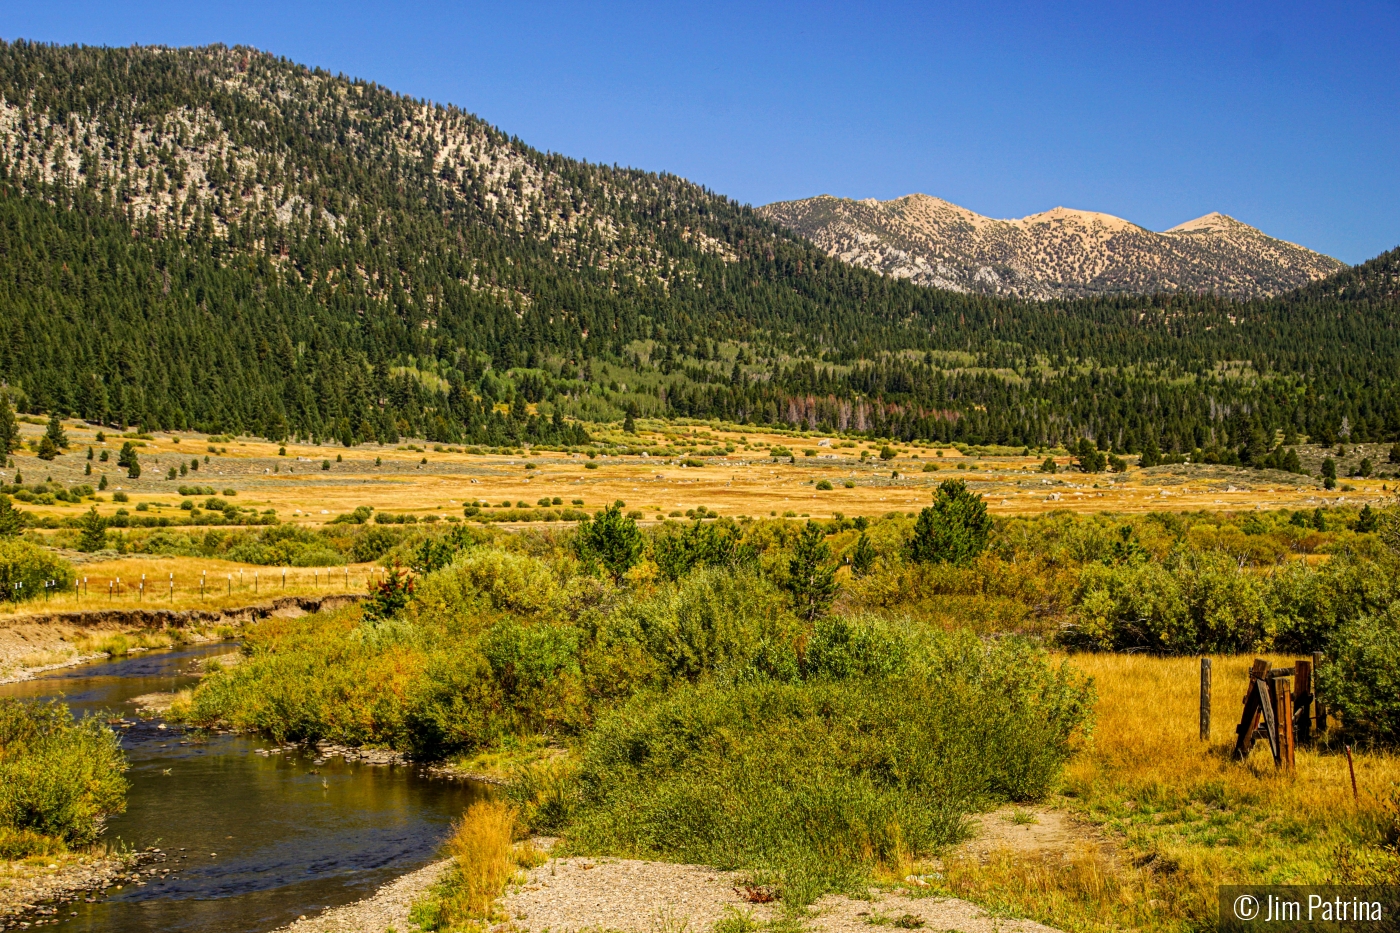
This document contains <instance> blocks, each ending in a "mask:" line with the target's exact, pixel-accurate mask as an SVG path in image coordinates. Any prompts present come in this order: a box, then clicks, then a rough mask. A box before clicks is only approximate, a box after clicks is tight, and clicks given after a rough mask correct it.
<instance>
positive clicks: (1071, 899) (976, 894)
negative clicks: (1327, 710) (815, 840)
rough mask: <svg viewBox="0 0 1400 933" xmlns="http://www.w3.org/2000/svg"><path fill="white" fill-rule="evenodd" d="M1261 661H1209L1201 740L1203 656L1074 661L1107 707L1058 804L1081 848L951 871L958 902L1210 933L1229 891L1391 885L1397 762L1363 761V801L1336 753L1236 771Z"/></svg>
mask: <svg viewBox="0 0 1400 933" xmlns="http://www.w3.org/2000/svg"><path fill="white" fill-rule="evenodd" d="M1269 659H1270V661H1271V663H1272V664H1274V665H1275V666H1280V667H1283V666H1291V665H1292V663H1293V659H1292V658H1286V657H1270V658H1269ZM1252 660H1253V659H1252V658H1251V657H1248V656H1233V657H1220V656H1217V657H1215V658H1214V659H1213V662H1212V666H1213V675H1212V679H1213V688H1214V689H1213V694H1214V696H1213V712H1214V715H1213V717H1212V720H1211V738H1210V741H1209V742H1202V741H1201V740H1200V739H1199V736H1198V718H1197V717H1198V689H1199V683H1200V680H1199V678H1200V667H1199V664H1200V662H1199V660H1198V659H1197V658H1194V657H1186V658H1160V657H1149V656H1145V655H1125V654H1095V655H1075V656H1073V657H1071V658H1070V663H1071V664H1073V665H1074V666H1076V667H1078V668H1080V669H1082V670H1083V671H1084V672H1085V673H1087V674H1089V675H1090V676H1092V677H1093V678H1094V682H1095V686H1096V688H1097V691H1098V697H1099V699H1098V703H1097V704H1096V707H1095V720H1096V724H1095V727H1094V731H1093V735H1092V736H1091V738H1090V740H1089V742H1088V743H1087V744H1086V746H1085V748H1083V749H1082V750H1081V751H1080V753H1079V754H1077V755H1076V756H1075V757H1074V758H1073V759H1072V760H1071V761H1070V763H1069V765H1068V767H1067V768H1066V772H1065V776H1064V787H1063V791H1062V794H1061V796H1060V799H1059V800H1058V801H1056V804H1055V805H1056V806H1058V807H1062V808H1064V809H1065V810H1067V811H1069V812H1070V813H1071V814H1073V815H1074V816H1075V817H1076V818H1077V820H1078V821H1079V822H1080V825H1081V829H1082V833H1081V836H1082V839H1081V842H1080V844H1079V845H1078V846H1077V848H1074V849H1071V850H1069V851H1065V852H1063V853H1058V852H1057V853H1055V854H1054V857H1053V858H1045V857H1044V854H1043V853H1020V852H1015V851H1009V850H1008V851H1001V852H999V853H996V854H994V855H993V856H992V857H991V858H990V859H986V860H976V859H969V860H961V861H956V862H952V863H950V864H949V865H948V867H947V876H948V882H949V886H950V888H951V889H952V890H953V891H955V892H956V893H958V894H959V895H960V896H964V897H968V898H970V899H972V900H975V901H977V902H978V903H982V904H984V905H987V906H992V907H997V906H1000V907H1002V908H1004V909H1006V910H1007V911H1008V912H1011V913H1015V914H1016V915H1018V916H1031V917H1034V918H1035V919H1038V920H1042V921H1044V922H1047V923H1051V924H1053V925H1054V926H1056V927H1059V928H1061V929H1065V930H1115V929H1125V928H1126V929H1151V930H1190V929H1202V928H1209V927H1211V926H1212V923H1213V920H1214V917H1215V911H1216V886H1217V885H1221V884H1267V883H1277V884H1310V883H1312V884H1316V883H1325V882H1328V881H1329V880H1330V881H1333V882H1335V881H1336V880H1338V879H1341V878H1345V879H1347V880H1349V881H1351V882H1353V883H1357V882H1374V881H1375V880H1376V879H1377V878H1378V877H1379V878H1385V877H1389V878H1391V879H1392V882H1391V883H1393V879H1394V878H1395V877H1396V876H1397V872H1400V865H1396V864H1395V861H1400V860H1391V861H1388V862H1385V863H1384V864H1380V863H1377V862H1376V859H1378V858H1380V859H1382V860H1384V859H1385V858H1386V857H1385V856H1383V855H1381V854H1379V853H1378V850H1376V849H1374V848H1371V849H1369V851H1367V850H1365V849H1364V846H1365V845H1366V843H1367V842H1368V841H1371V840H1375V839H1377V838H1387V837H1391V838H1393V837H1394V834H1396V833H1397V832H1400V796H1398V795H1400V758H1397V757H1396V756H1395V755H1394V754H1393V753H1390V752H1387V751H1385V750H1383V749H1371V748H1357V749H1354V758H1355V767H1356V781H1357V790H1358V794H1357V796H1356V797H1355V798H1353V796H1352V788H1351V780H1350V776H1349V773H1348V768H1347V759H1346V756H1345V754H1344V752H1343V749H1342V748H1341V747H1339V746H1337V745H1335V744H1333V745H1328V744H1325V743H1322V744H1319V745H1318V746H1317V747H1313V748H1301V747H1300V748H1299V749H1298V751H1297V754H1296V769H1295V771H1294V772H1293V773H1289V772H1286V771H1279V770H1277V769H1276V768H1275V767H1274V764H1273V759H1272V757H1271V756H1270V755H1269V752H1268V747H1267V743H1263V744H1262V745H1259V746H1256V747H1255V749H1254V752H1253V754H1252V755H1251V757H1250V758H1249V760H1248V761H1247V762H1245V763H1238V762H1235V761H1233V760H1232V759H1231V754H1230V753H1231V750H1232V748H1233V745H1234V741H1235V731H1234V730H1235V726H1236V724H1238V722H1239V717H1240V712H1241V709H1242V699H1243V695H1244V690H1245V686H1246V684H1247V683H1248V671H1249V666H1250V663H1251V661H1252Z"/></svg>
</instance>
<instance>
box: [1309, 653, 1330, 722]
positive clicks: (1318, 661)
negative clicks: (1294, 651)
mask: <svg viewBox="0 0 1400 933" xmlns="http://www.w3.org/2000/svg"><path fill="white" fill-rule="evenodd" d="M1312 669H1313V676H1314V679H1315V678H1316V676H1317V672H1318V671H1319V670H1321V669H1322V652H1321V651H1314V652H1313V656H1312ZM1313 693H1314V694H1315V693H1317V691H1316V690H1314V691H1313ZM1313 713H1314V715H1315V716H1316V719H1315V720H1314V721H1315V722H1316V723H1317V731H1318V734H1319V735H1320V734H1322V733H1323V732H1326V731H1327V706H1326V705H1325V704H1324V703H1323V702H1322V697H1320V696H1314V697H1313Z"/></svg>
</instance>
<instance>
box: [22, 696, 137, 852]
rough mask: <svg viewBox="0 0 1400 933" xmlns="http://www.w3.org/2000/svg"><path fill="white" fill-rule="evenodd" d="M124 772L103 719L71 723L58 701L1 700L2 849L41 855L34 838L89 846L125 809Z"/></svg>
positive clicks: (118, 748)
mask: <svg viewBox="0 0 1400 933" xmlns="http://www.w3.org/2000/svg"><path fill="white" fill-rule="evenodd" d="M125 769H126V760H125V758H124V757H123V755H122V751H121V746H120V744H119V741H118V739H117V737H116V736H115V735H113V733H112V730H111V729H110V728H108V727H107V726H106V725H105V724H104V723H102V722H101V721H100V720H98V719H96V718H88V719H83V720H81V721H78V722H74V720H73V715H72V713H70V712H69V711H68V708H67V707H66V706H64V705H63V704H61V703H25V702H22V701H20V700H15V699H0V849H9V850H11V851H13V852H19V851H21V850H26V849H27V850H29V851H28V852H25V854H32V853H33V852H35V851H42V849H43V845H44V844H43V842H42V840H40V839H38V838H36V837H37V836H44V837H49V838H50V839H54V840H58V841H59V842H60V843H62V844H65V845H84V844H87V843H90V842H92V841H93V840H94V839H96V838H97V836H98V834H99V833H101V831H102V825H103V820H104V819H105V818H106V816H107V815H109V814H112V813H120V812H121V811H122V810H124V809H125V808H126V779H125V778H123V777H122V772H123V771H124V770H125ZM0 854H3V853H0Z"/></svg>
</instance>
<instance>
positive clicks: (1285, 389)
mask: <svg viewBox="0 0 1400 933" xmlns="http://www.w3.org/2000/svg"><path fill="white" fill-rule="evenodd" d="M954 210H956V209H954ZM1086 223H1087V222H1086ZM1095 223H1097V224H1098V225H1099V226H1100V227H1106V226H1108V221H1107V220H1101V221H1095ZM1117 223H1118V224H1121V223H1122V222H1121V221H1118V222H1117ZM1221 223H1223V221H1222V222H1221ZM969 226H971V225H970V224H969ZM1207 234H1209V235H1216V234H1210V232H1209V231H1206V232H1205V233H1202V232H1195V233H1189V232H1188V233H1183V234H1181V236H1180V237H1179V238H1178V239H1179V240H1180V241H1181V242H1186V243H1190V242H1195V240H1194V239H1193V238H1197V239H1199V238H1200V237H1202V236H1204V235H1207ZM1096 235H1098V234H1096ZM1231 235H1232V236H1233V235H1234V234H1231ZM1154 236H1155V235H1154ZM1109 239H1110V240H1111V237H1110V238H1109ZM1114 242H1116V241H1114ZM1066 248H1067V247H1066ZM1367 268H1369V267H1358V270H1362V269H1367ZM1389 268H1391V266H1384V264H1383V265H1382V266H1378V267H1376V269H1375V270H1372V271H1367V272H1365V273H1364V274H1363V273H1362V272H1360V271H1358V270H1346V271H1344V272H1341V273H1339V274H1338V275H1337V276H1334V277H1333V278H1331V279H1327V280H1324V281H1322V282H1317V283H1314V284H1313V285H1310V286H1308V287H1307V288H1304V289H1300V290H1298V291H1296V292H1290V293H1288V294H1287V295H1283V296H1280V297H1276V298H1260V299H1254V300H1249V301H1240V300H1235V299H1232V298H1229V297H1226V296H1224V295H1221V294H1212V295H1198V294H1195V293H1194V291H1189V290H1183V291H1181V292H1178V293H1177V294H1174V295H1171V294H1156V295H1152V296H1136V295H1124V294H1116V293H1115V294H1098V295H1093V296H1090V297H1080V298H1069V297H1064V298H1051V299H1050V300H1046V301H1025V300H1022V299H1019V298H1016V297H1014V296H1008V295H998V294H982V293H977V292H965V293H958V292H954V291H947V290H942V289H932V288H925V287H922V286H921V285H919V284H915V283H913V282H909V281H905V280H903V279H901V278H897V277H894V276H890V275H882V274H879V273H878V272H875V271H871V270H868V269H864V268H860V267H859V266H857V265H853V264H851V263H847V262H844V261H842V260H840V259H837V258H832V257H831V256H828V255H827V253H826V252H824V251H823V250H822V249H820V248H818V247H817V246H816V245H814V244H813V243H812V242H810V241H809V240H807V239H805V238H803V237H802V236H800V235H798V234H797V233H794V232H792V231H791V230H788V229H787V228H786V227H784V226H782V225H781V224H779V223H777V222H775V221H774V220H772V219H770V218H769V217H767V216H765V215H764V214H763V213H762V212H759V211H755V210H753V209H751V208H748V207H746V206H743V205H740V204H737V203H735V202H734V201H732V200H730V199H729V198H726V197H724V196H723V195H720V194H717V193H715V192H713V191H709V190H707V189H705V188H704V187H702V186H700V185H696V184H694V183H692V182H689V181H686V180H685V179H683V178H678V177H676V176H674V175H668V174H664V173H655V172H644V171H639V170H636V169H628V168H618V167H616V166H605V165H595V164H590V163H587V162H582V161H578V160H575V159H570V158H568V157H565V156H562V155H559V154H555V153H547V152H541V151H539V150H537V149H534V148H532V147H531V146H529V145H528V144H527V143H525V142H524V141H522V140H520V139H517V138H515V137H513V136H510V135H508V134H507V133H505V132H503V131H501V130H500V129H498V128H496V127H493V126H491V125H489V124H487V123H485V122H484V121H482V120H480V119H479V118H477V117H475V116H473V115H472V114H470V113H468V112H467V111H465V110H462V109H461V108H459V107H456V106H450V105H442V104H436V103H429V102H426V101H422V100H416V99H414V98H410V97H406V96H403V95H400V94H396V93H394V92H393V91H391V90H389V89H387V88H383V87H380V86H378V85H376V84H373V83H370V82H367V81H363V80H358V79H351V78H346V77H344V76H338V75H332V74H329V73H327V72H325V71H322V70H319V69H315V68H307V67H305V66H302V65H298V64H295V63H292V62H288V61H286V60H284V59H279V58H277V57H275V56H272V55H268V54H266V53H263V52H259V51H257V50H255V49H247V48H227V47H222V46H212V47H206V48H186V49H169V48H140V47H132V48H120V49H107V48H85V47H57V46H48V45H40V44H35V43H29V42H12V43H4V42H0V394H3V395H6V396H8V397H9V398H10V400H11V401H12V403H13V404H15V405H16V406H17V407H18V408H19V409H20V410H22V411H25V412H29V413H32V414H41V413H49V412H62V413H65V414H74V415H77V416H80V417H83V418H86V419H88V420H91V421H94V422H101V423H104V424H111V425H114V426H120V427H123V428H125V427H127V426H131V425H139V426H141V427H143V428H145V429H147V430H162V429H176V428H180V429H193V430H200V431H206V432H208V433H211V434H231V433H232V434H241V433H246V434H257V435H262V436H265V437H269V438H284V437H288V436H298V437H306V438H313V439H315V438H321V439H325V438H334V439H336V440H339V441H340V442H342V443H345V444H358V443H365V442H374V441H378V442H381V443H391V442H394V441H396V440H397V439H398V438H400V437H402V436H410V437H426V438H427V439H428V440H430V441H435V442H441V443H459V442H461V443H475V444H489V445H494V446H505V445H510V446H512V447H519V446H522V445H525V444H550V445H556V446H573V447H577V446H579V445H581V444H584V443H587V442H588V437H589V434H588V432H589V430H590V428H589V425H590V424H593V423H597V422H604V421H613V422H615V421H619V420H621V419H622V417H623V414H624V413H625V412H629V411H631V412H634V413H636V414H638V415H650V416H663V417H684V418H701V419H714V418H717V419H725V420H729V421H735V422H741V423H755V424H771V425H786V426H799V425H800V426H802V427H805V428H807V429H810V430H820V431H838V430H839V431H858V432H863V433H865V434H867V435H869V436H872V437H888V438H905V439H908V438H914V437H921V438H929V439H937V440H939V441H943V442H966V443H969V444H983V443H995V444H1006V445H1015V446H1017V447H1018V448H1019V447H1021V446H1037V445H1042V444H1060V443H1077V441H1078V439H1079V438H1081V437H1090V438H1093V439H1095V440H1096V441H1098V443H1099V444H1100V445H1101V446H1103V447H1104V449H1115V450H1124V451H1138V450H1142V449H1144V445H1146V444H1148V443H1149V442H1156V443H1157V444H1158V445H1159V446H1160V447H1161V449H1162V450H1164V451H1187V450H1201V451H1203V452H1204V453H1203V454H1202V455H1203V456H1208V457H1210V456H1213V457H1216V458H1218V459H1221V460H1223V461H1226V462H1231V458H1233V459H1234V460H1241V461H1248V462H1255V461H1257V460H1259V458H1260V457H1262V456H1263V453H1262V452H1261V451H1262V447H1261V445H1263V444H1264V441H1263V440H1262V439H1264V438H1272V437H1274V436H1275V434H1276V433H1277V432H1279V431H1282V432H1284V433H1283V436H1284V437H1289V436H1290V435H1291V434H1309V435H1314V436H1317V437H1323V438H1325V437H1349V438H1351V439H1353V440H1356V441H1362V440H1372V439H1374V440H1380V439H1388V440H1395V439H1400V391H1398V390H1400V333H1397V331H1396V328H1395V327H1394V320H1395V311H1396V304H1397V302H1396V299H1395V298H1394V297H1393V289H1391V287H1390V286H1388V285H1386V282H1387V281H1392V282H1393V279H1387V278H1386V276H1387V275H1389V273H1388V272H1386V271H1385V270H1386V269H1389ZM1373 273H1374V274H1373ZM1377 276H1379V277H1377ZM1348 277H1349V278H1348ZM1329 283H1345V284H1340V285H1329ZM1318 289H1321V290H1320V291H1319V290H1318ZM1359 296H1364V297H1359ZM152 481H155V480H152Z"/></svg>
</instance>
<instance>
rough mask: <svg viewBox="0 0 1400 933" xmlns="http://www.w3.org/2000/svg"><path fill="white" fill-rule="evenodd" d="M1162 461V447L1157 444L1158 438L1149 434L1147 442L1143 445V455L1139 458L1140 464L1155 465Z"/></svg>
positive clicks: (1143, 465)
mask: <svg viewBox="0 0 1400 933" xmlns="http://www.w3.org/2000/svg"><path fill="white" fill-rule="evenodd" d="M1161 462H1162V448H1160V447H1158V446H1157V438H1155V437H1152V436H1149V437H1148V438H1147V443H1146V444H1144V445H1143V448H1142V456H1141V457H1139V458H1138V466H1140V467H1155V466H1159V465H1160V464H1161Z"/></svg>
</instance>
